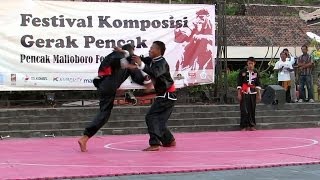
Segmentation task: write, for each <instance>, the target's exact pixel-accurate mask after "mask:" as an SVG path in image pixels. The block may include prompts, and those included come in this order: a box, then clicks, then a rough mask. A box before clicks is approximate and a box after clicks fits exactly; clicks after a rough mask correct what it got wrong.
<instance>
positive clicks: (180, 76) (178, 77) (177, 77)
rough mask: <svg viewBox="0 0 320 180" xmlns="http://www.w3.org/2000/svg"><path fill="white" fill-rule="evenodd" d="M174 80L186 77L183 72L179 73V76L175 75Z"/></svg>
mask: <svg viewBox="0 0 320 180" xmlns="http://www.w3.org/2000/svg"><path fill="white" fill-rule="evenodd" d="M173 79H174V80H181V79H184V76H182V74H180V73H179V74H177V76H175V77H174V78H173Z"/></svg>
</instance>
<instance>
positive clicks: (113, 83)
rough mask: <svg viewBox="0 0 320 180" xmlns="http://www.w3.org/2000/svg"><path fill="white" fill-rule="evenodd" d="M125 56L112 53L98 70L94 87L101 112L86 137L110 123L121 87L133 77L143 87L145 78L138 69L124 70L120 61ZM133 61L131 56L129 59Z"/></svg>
mask: <svg viewBox="0 0 320 180" xmlns="http://www.w3.org/2000/svg"><path fill="white" fill-rule="evenodd" d="M124 57H125V56H124V54H123V53H120V52H112V53H110V54H109V55H107V56H106V57H105V58H104V60H103V61H102V62H101V64H100V67H99V70H98V77H99V78H98V79H94V85H95V86H96V87H97V90H98V93H99V97H100V99H99V101H100V102H99V106H100V110H99V112H98V114H97V115H96V117H95V118H94V119H93V121H92V122H91V123H90V124H89V125H88V126H87V127H86V128H85V130H84V133H83V134H84V135H87V136H88V137H92V136H93V135H95V134H96V133H97V131H98V130H99V129H100V128H101V127H102V126H103V125H104V124H106V123H107V122H108V120H109V117H110V114H111V110H112V108H113V102H114V99H115V96H116V92H117V89H118V88H119V87H120V85H121V84H122V83H123V82H124V81H125V80H126V79H127V78H128V77H129V76H131V78H132V80H133V81H134V82H135V83H137V84H140V85H143V81H144V77H143V76H142V74H141V71H140V70H138V69H135V70H128V69H122V68H121V65H120V59H122V58H124ZM127 60H128V61H129V62H130V61H131V56H129V57H128V58H127Z"/></svg>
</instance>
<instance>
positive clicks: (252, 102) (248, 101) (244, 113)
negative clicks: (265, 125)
mask: <svg viewBox="0 0 320 180" xmlns="http://www.w3.org/2000/svg"><path fill="white" fill-rule="evenodd" d="M240 113H241V118H240V127H241V128H247V127H254V126H255V125H256V94H242V99H241V101H240Z"/></svg>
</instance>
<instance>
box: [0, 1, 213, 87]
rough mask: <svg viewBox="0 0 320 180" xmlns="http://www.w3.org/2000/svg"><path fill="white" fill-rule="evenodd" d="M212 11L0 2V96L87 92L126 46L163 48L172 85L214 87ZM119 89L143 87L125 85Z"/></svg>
mask: <svg viewBox="0 0 320 180" xmlns="http://www.w3.org/2000/svg"><path fill="white" fill-rule="evenodd" d="M214 12H215V7H214V6H213V5H203V4H201V5H170V4H137V3H135V4H133V3H93V2H63V1H58V2H56V1H32V0H10V1H1V2H0V26H1V33H0V90H1V91H16V90H90V89H94V86H93V84H92V79H93V78H94V77H95V76H97V69H98V67H99V64H100V62H101V60H102V59H103V57H104V56H105V55H107V54H108V53H110V52H111V51H112V47H114V46H121V45H123V44H126V43H132V44H134V45H135V46H136V54H138V55H148V51H149V48H150V46H151V44H152V42H153V41H156V40H161V41H163V42H165V44H166V47H167V49H166V52H165V55H164V56H165V58H166V60H167V61H168V63H169V65H170V68H171V69H170V70H171V73H172V76H173V78H174V79H175V83H176V86H177V87H178V88H179V87H184V86H189V85H193V84H207V83H213V82H214V65H215V63H214V60H215V55H216V52H215V48H214V44H215V43H214V40H215V34H214V31H215V22H214V19H215V14H214ZM121 88H122V89H137V88H142V87H140V86H138V85H136V84H134V83H131V80H130V79H128V80H127V81H126V82H125V83H124V84H123V85H122V86H121Z"/></svg>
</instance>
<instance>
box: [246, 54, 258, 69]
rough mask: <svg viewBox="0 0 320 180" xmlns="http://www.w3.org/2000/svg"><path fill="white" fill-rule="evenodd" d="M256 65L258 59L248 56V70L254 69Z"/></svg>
mask: <svg viewBox="0 0 320 180" xmlns="http://www.w3.org/2000/svg"><path fill="white" fill-rule="evenodd" d="M255 65H256V60H255V59H254V57H248V59H247V68H248V70H253V69H254V66H255Z"/></svg>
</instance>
